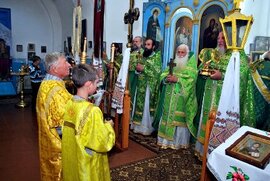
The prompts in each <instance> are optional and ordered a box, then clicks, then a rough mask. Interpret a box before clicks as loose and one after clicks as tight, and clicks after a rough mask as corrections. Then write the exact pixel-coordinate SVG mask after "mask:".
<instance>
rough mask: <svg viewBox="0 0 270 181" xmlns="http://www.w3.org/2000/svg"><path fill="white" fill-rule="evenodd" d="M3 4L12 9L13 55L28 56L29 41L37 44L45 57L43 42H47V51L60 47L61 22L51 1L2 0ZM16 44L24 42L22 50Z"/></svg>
mask: <svg viewBox="0 0 270 181" xmlns="http://www.w3.org/2000/svg"><path fill="white" fill-rule="evenodd" d="M0 7H3V8H10V9H11V29H12V34H11V36H12V49H11V56H12V57H13V58H26V57H27V46H28V43H34V44H35V51H36V54H37V55H39V56H41V57H42V58H43V57H44V56H45V54H44V53H41V50H40V49H41V46H47V52H49V51H52V50H60V48H61V41H60V40H62V24H61V20H60V17H59V14H58V11H57V9H56V8H55V6H54V4H53V3H52V2H51V1H47V0H40V1H33V0H8V1H0ZM16 45H23V52H17V51H16Z"/></svg>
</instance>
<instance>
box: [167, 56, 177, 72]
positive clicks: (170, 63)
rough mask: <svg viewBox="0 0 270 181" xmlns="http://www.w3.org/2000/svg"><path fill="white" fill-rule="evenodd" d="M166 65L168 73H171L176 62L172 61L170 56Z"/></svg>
mask: <svg viewBox="0 0 270 181" xmlns="http://www.w3.org/2000/svg"><path fill="white" fill-rule="evenodd" d="M168 66H169V74H170V75H173V67H175V66H176V63H174V61H173V59H172V58H171V60H170V62H169V63H168Z"/></svg>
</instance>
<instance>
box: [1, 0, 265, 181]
mask: <svg viewBox="0 0 270 181" xmlns="http://www.w3.org/2000/svg"><path fill="white" fill-rule="evenodd" d="M114 3H117V4H114ZM118 3H120V4H118ZM269 17H270V1H269V0H188V1H186V0H114V1H110V0H39V1H33V0H8V1H0V148H1V150H0V163H2V164H1V165H0V180H28V181H32V180H33V181H37V180H40V174H41V173H40V160H39V137H38V132H39V129H38V118H37V113H36V110H35V108H36V107H35V102H36V99H33V98H34V96H33V93H34V89H33V85H32V77H31V73H29V72H30V71H31V66H30V65H32V64H34V62H35V58H36V57H39V59H40V64H39V69H40V72H42V74H43V75H44V77H45V74H46V64H45V57H46V55H47V54H49V53H52V52H61V53H62V54H64V55H65V56H66V58H67V60H68V58H71V59H72V60H73V62H69V63H70V64H71V63H74V64H90V65H93V66H94V67H95V68H96V69H97V70H98V72H100V71H101V72H102V73H101V75H100V74H99V79H98V83H97V86H98V90H101V92H102V91H104V92H105V93H102V94H103V97H101V99H100V100H99V101H100V102H101V103H100V104H99V107H100V109H101V111H102V112H103V114H104V118H106V117H109V118H110V119H112V120H113V121H114V125H113V126H114V131H115V135H116V141H115V146H114V147H113V148H112V149H111V150H110V151H109V152H108V153H107V155H108V160H109V168H110V177H111V180H113V181H116V180H117V181H118V180H119V181H124V180H141V181H143V180H151V181H152V180H181V181H185V180H186V181H188V180H201V181H204V180H210V181H211V180H252V181H253V180H255V181H257V180H258V181H259V180H270V174H269V173H270V164H268V163H269V160H270V21H269ZM220 33H222V36H223V38H222V40H220V41H222V42H223V44H225V45H224V47H225V48H224V49H221V48H219V37H220V36H221V35H220ZM136 37H140V39H141V41H142V46H141V48H139V47H137V45H136V46H135V44H134V42H135V39H136ZM149 38H150V40H152V45H151V46H152V47H151V49H153V50H152V51H151V52H150V54H149V55H147V54H146V52H147V50H148V49H147V46H148V44H147V42H148V41H149ZM182 45H185V47H186V48H185V53H186V54H185V57H186V59H185V60H186V61H187V63H185V64H184V65H180V64H178V63H177V62H176V60H177V58H178V52H180V50H182V49H181V47H182ZM134 46H135V48H134ZM116 50H117V51H116ZM137 50H138V51H137ZM221 52H222V53H221ZM127 57H128V58H127ZM153 57H154V58H153ZM181 58H182V57H181ZM118 59H120V62H121V63H120V64H119V65H118V64H117V62H118ZM155 59H156V60H157V62H154V61H156V60H155ZM143 60H147V61H149V62H150V61H153V62H154V64H152V63H149V64H147V63H145V64H144V63H142V61H143ZM180 60H181V61H182V60H184V59H180V58H179V61H180ZM193 60H194V62H193ZM132 61H134V62H135V66H134V67H135V70H134V71H133V72H132V71H131V70H130V69H131V67H132V66H133V64H132V63H131V62H132ZM224 62H225V63H224ZM192 63H193V64H192ZM141 64H142V65H144V66H143V67H144V69H142V70H141V68H140V66H139V68H138V65H141ZM147 65H149V66H147ZM110 66H112V67H113V68H110ZM117 66H119V67H117ZM178 66H183V67H184V68H183V67H181V68H179V69H178V68H177V67H178ZM104 67H105V68H104ZM185 67H187V68H186V69H185ZM147 68H148V69H147ZM143 70H145V72H147V73H148V75H147V74H146V75H144V74H143V73H142V72H143ZM151 71H152V72H151ZM153 74H154V75H153ZM163 75H164V76H163ZM213 75H215V76H213ZM121 76H122V77H121ZM133 76H134V77H135V78H134V77H133ZM140 76H141V77H140ZM162 76H163V77H162ZM168 76H169V78H170V76H172V77H173V78H174V77H176V80H174V79H173V78H171V79H169V78H168ZM123 77H124V78H123ZM142 77H143V78H142ZM136 78H137V79H136ZM163 79H164V80H163ZM165 80H166V81H168V82H169V83H168V82H166V81H165ZM139 81H141V84H139V83H138V82H139ZM170 81H171V82H170ZM41 82H42V80H41ZM118 86H119V87H118ZM162 86H163V87H162ZM69 88H70V85H69V84H68V83H67V82H66V89H67V90H68V91H69V92H70V93H71V94H75V92H74V89H72V90H70V89H69ZM117 88H118V89H119V90H120V89H121V88H122V89H121V90H120V91H119V90H117ZM142 89H143V92H140V91H141V90H142ZM117 91H119V92H120V93H119V92H117ZM121 91H122V92H121ZM115 92H117V93H115ZM118 93H119V94H118ZM141 93H142V95H141ZM140 96H143V97H140ZM94 99H95V97H94V98H93V97H91V98H89V101H92V102H93V100H94ZM140 99H142V100H140ZM96 101H97V100H96ZM181 101H182V102H181ZM147 106H148V107H147ZM146 107H147V108H146ZM153 107H154V108H155V109H152V108H153ZM153 110H154V111H153ZM146 112H147V113H146ZM170 116H173V118H171V117H170ZM146 119H147V121H148V122H147V123H145V120H146ZM166 119H167V120H166ZM156 120H158V122H156ZM170 121H171V122H170ZM149 122H150V123H149ZM144 124H148V126H149V125H150V126H149V128H148V127H145V125H144ZM177 139H179V140H180V141H179V142H178V141H177ZM171 140H173V141H171ZM175 140H176V141H175ZM183 140H184V141H183ZM185 140H187V141H185ZM258 142H259V143H258ZM255 143H258V144H259V151H257V150H256V151H255V153H254V152H252V151H254V150H252V149H253V147H252V146H251V145H253V144H255ZM241 144H242V145H241ZM243 147H251V148H248V149H243ZM249 149H251V151H250V150H249ZM254 149H255V148H254ZM243 150H244V151H243ZM245 150H247V151H245ZM221 167H222V168H224V169H221ZM256 175H257V176H256ZM90 180H91V179H90Z"/></svg>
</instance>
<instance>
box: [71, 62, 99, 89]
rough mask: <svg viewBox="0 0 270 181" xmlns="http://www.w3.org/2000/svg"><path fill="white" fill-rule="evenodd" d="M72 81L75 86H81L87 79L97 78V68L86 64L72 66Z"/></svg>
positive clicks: (93, 79)
mask: <svg viewBox="0 0 270 181" xmlns="http://www.w3.org/2000/svg"><path fill="white" fill-rule="evenodd" d="M71 72H72V81H73V83H74V85H75V86H76V87H77V88H80V87H82V86H83V85H84V84H85V83H86V82H87V81H91V82H93V81H95V80H96V79H97V70H96V69H95V68H94V67H93V66H92V65H88V64H79V65H76V66H75V67H73V68H72V71H71Z"/></svg>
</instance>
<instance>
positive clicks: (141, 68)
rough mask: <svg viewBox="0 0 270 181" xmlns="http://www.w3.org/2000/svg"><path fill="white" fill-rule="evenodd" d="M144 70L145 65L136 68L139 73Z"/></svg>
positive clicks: (138, 65)
mask: <svg viewBox="0 0 270 181" xmlns="http://www.w3.org/2000/svg"><path fill="white" fill-rule="evenodd" d="M143 69H144V67H143V65H142V64H139V63H138V64H137V66H136V70H137V71H138V72H142V71H143Z"/></svg>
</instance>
